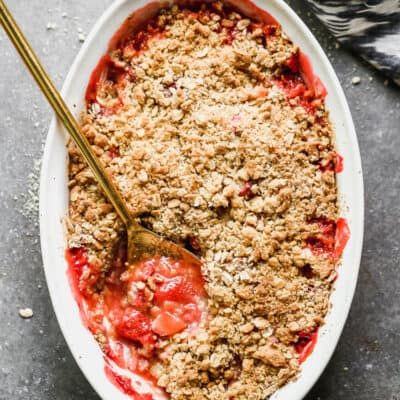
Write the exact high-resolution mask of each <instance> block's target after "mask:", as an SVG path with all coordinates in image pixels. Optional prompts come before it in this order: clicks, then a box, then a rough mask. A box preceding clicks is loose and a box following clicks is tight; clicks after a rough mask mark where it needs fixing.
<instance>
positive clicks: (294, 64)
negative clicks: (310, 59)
mask: <svg viewBox="0 0 400 400" xmlns="http://www.w3.org/2000/svg"><path fill="white" fill-rule="evenodd" d="M285 64H286V66H287V67H288V68H289V69H290V71H291V72H293V73H294V74H296V73H298V72H299V70H300V66H299V54H298V53H296V54H293V55H292V56H291V57H289V58H288V59H287V60H286V63H285Z"/></svg>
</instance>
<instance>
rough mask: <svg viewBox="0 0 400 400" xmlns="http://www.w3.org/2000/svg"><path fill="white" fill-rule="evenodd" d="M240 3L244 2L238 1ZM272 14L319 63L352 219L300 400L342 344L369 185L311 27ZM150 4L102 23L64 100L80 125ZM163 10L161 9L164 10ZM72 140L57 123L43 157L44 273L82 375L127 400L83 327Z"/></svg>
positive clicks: (120, 10)
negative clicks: (121, 32)
mask: <svg viewBox="0 0 400 400" xmlns="http://www.w3.org/2000/svg"><path fill="white" fill-rule="evenodd" d="M233 2H238V3H239V2H240V1H239V0H234V1H233ZM254 3H255V4H256V5H257V6H259V7H261V8H263V9H265V10H266V11H267V12H269V13H270V14H272V15H273V16H274V17H275V18H276V19H277V20H278V21H279V22H280V24H281V25H282V27H283V29H284V31H285V32H286V33H287V34H288V36H289V37H290V38H291V39H292V40H293V41H294V42H295V43H296V44H298V45H299V46H300V48H301V49H302V51H303V52H304V53H305V54H307V55H308V56H309V57H310V59H311V62H312V65H313V67H314V71H315V73H316V74H317V75H318V76H319V77H320V78H321V79H322V81H323V82H324V84H325V86H326V88H327V90H328V97H327V106H328V109H329V111H330V113H331V119H332V121H333V123H334V126H335V128H336V136H337V137H336V141H337V147H338V151H339V153H340V154H341V155H342V156H343V157H344V162H345V168H344V171H343V172H342V173H341V174H339V176H338V185H339V191H340V199H341V203H342V215H343V216H344V217H345V218H347V220H348V223H349V226H350V230H351V237H350V240H349V242H348V244H347V246H346V249H345V252H344V254H343V261H342V265H341V266H340V267H339V278H338V279H337V281H336V284H335V291H334V293H333V294H332V297H331V300H332V309H331V311H330V312H329V315H328V316H327V319H326V324H325V325H324V326H323V327H322V328H321V329H320V334H319V339H318V342H317V345H316V347H315V349H314V351H313V353H312V355H311V356H310V357H309V358H308V359H307V361H306V362H305V363H304V364H303V368H302V373H301V375H300V377H299V379H298V380H297V381H295V382H292V383H290V384H288V385H287V386H285V387H283V388H282V389H280V390H279V391H278V392H277V393H275V394H274V395H273V397H272V399H274V400H300V399H302V398H303V397H304V396H305V395H306V394H307V392H308V391H309V390H310V388H311V387H312V386H313V384H314V383H315V382H316V380H317V379H318V377H319V376H320V374H321V373H322V371H323V369H324V368H325V366H326V365H327V363H328V361H329V359H330V357H331V355H332V353H333V351H334V349H335V346H336V344H337V342H338V340H339V337H340V334H341V332H342V329H343V326H344V323H345V321H346V318H347V315H348V312H349V309H350V305H351V301H352V298H353V295H354V291H355V287H356V282H357V276H358V270H359V264H360V257H361V249H362V239H363V223H364V221H363V218H364V215H363V214H364V201H363V181H362V171H361V161H360V154H359V148H358V143H357V137H356V133H355V130H354V125H353V121H352V118H351V114H350V111H349V107H348V105H347V102H346V99H345V97H344V94H343V90H342V88H341V86H340V83H339V81H338V79H337V77H336V75H335V72H334V70H333V68H332V66H331V64H330V62H329V61H328V58H327V56H326V55H325V53H324V52H323V50H322V48H321V47H320V45H319V44H318V42H317V41H316V39H315V38H314V36H313V35H312V33H311V32H310V31H309V29H308V28H307V26H305V24H304V23H303V22H302V21H301V20H300V18H299V17H298V16H297V15H296V14H295V13H294V12H293V10H291V9H290V8H289V6H288V5H287V4H286V3H285V2H284V1H283V0H256V1H255V2H254ZM145 4H146V1H144V0H118V1H116V2H114V3H113V4H112V5H111V6H110V7H109V8H108V10H107V11H105V13H104V14H103V15H102V16H101V18H100V19H99V21H98V22H97V24H96V25H95V27H94V28H93V30H92V32H91V33H90V35H89V36H88V37H87V40H86V41H85V44H84V45H83V46H82V49H81V50H80V52H79V54H78V56H77V57H76V59H75V62H74V63H73V65H72V67H71V69H70V71H69V74H68V76H67V78H66V81H65V84H64V86H63V89H62V94H63V96H64V98H65V100H66V102H67V103H68V105H69V106H70V107H71V109H72V110H73V112H74V114H75V116H76V117H78V116H79V112H80V110H82V109H83V107H84V92H85V88H86V85H87V83H88V80H89V76H90V73H91V71H92V70H93V68H94V67H95V66H96V64H97V62H98V60H99V59H100V57H101V56H102V55H103V54H104V53H105V52H106V49H107V45H108V42H109V40H110V38H111V37H112V36H113V34H114V33H115V32H116V31H117V29H118V28H119V27H120V26H121V24H122V23H123V21H124V20H125V19H126V17H127V16H128V15H130V14H131V13H132V12H133V11H135V10H136V9H138V8H140V7H143V6H144V5H145ZM156 4H159V3H156ZM66 138H67V137H66V134H65V132H64V130H63V128H62V127H61V126H60V124H59V123H58V122H57V121H56V120H55V119H53V121H52V123H51V126H50V129H49V133H48V137H47V141H46V147H45V152H44V157H43V166H42V173H41V182H40V184H41V186H40V233H41V247H42V254H43V262H44V269H45V274H46V279H47V284H48V288H49V292H50V296H51V300H52V303H53V307H54V310H55V313H56V316H57V319H58V322H59V324H60V327H61V330H62V332H63V334H64V337H65V339H66V341H67V343H68V346H69V348H70V349H71V352H72V354H73V356H74V357H75V359H76V361H77V363H78V365H79V367H80V368H81V370H82V372H83V373H84V375H85V376H86V378H87V379H88V381H89V382H90V383H91V385H92V386H93V388H94V389H95V390H96V391H97V393H98V394H99V395H100V397H101V398H103V399H104V400H126V399H128V396H126V395H125V394H123V393H121V392H120V391H119V390H118V389H117V388H116V387H115V386H114V385H113V384H112V383H111V382H110V381H109V380H108V379H107V378H106V376H105V373H104V360H103V354H102V352H101V350H100V348H99V347H98V345H97V342H96V341H95V340H94V338H93V337H92V335H91V333H90V332H89V331H88V330H87V329H86V328H85V327H84V325H83V324H82V321H81V319H80V315H79V310H78V307H77V305H76V303H75V300H74V297H73V295H72V292H71V289H70V286H69V283H68V279H67V276H66V269H67V264H66V261H65V257H64V252H65V247H66V241H65V230H64V226H63V218H64V217H65V215H66V213H67V209H68V187H67V162H68V159H67V150H66Z"/></svg>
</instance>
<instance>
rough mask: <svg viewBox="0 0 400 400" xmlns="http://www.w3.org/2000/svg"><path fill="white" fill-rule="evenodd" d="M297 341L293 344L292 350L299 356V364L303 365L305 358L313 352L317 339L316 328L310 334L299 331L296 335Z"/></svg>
mask: <svg viewBox="0 0 400 400" xmlns="http://www.w3.org/2000/svg"><path fill="white" fill-rule="evenodd" d="M298 336H299V339H298V341H297V342H296V343H295V345H294V348H295V350H296V352H297V353H298V354H299V362H300V363H303V362H304V361H305V360H306V359H307V357H308V356H309V355H310V354H311V353H312V352H313V350H314V347H315V345H316V343H317V339H318V327H317V328H315V329H314V330H313V331H312V332H304V331H301V332H299V333H298Z"/></svg>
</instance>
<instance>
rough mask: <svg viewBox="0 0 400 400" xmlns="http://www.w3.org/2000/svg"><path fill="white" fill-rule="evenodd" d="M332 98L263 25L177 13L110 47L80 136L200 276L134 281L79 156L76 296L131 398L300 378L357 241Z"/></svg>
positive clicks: (75, 170) (154, 262)
mask: <svg viewBox="0 0 400 400" xmlns="http://www.w3.org/2000/svg"><path fill="white" fill-rule="evenodd" d="M260 12H261V11H260ZM325 96H326V90H325V88H324V86H323V84H322V82H321V81H320V80H319V79H318V77H316V76H315V75H314V74H313V71H312V67H311V65H310V63H309V60H308V59H307V57H306V56H305V55H304V54H303V53H302V52H301V50H300V49H299V48H297V47H296V46H295V45H294V44H293V43H292V42H291V41H290V39H288V38H287V37H286V36H285V34H284V33H283V32H282V30H281V27H280V26H279V24H278V22H277V21H276V20H275V19H274V18H272V17H270V16H268V15H267V14H266V13H264V12H263V13H262V14H260V20H255V19H249V18H247V17H246V16H245V15H242V14H241V13H240V12H238V10H234V9H232V8H229V7H227V6H224V5H223V4H222V3H219V2H216V3H210V4H200V5H195V6H193V5H192V6H190V7H186V6H172V7H169V8H167V9H163V10H161V11H159V12H158V13H157V15H155V16H154V17H153V18H152V19H150V20H149V21H147V22H146V24H143V26H140V27H135V29H134V30H133V28H132V26H131V25H129V20H128V23H127V25H124V26H123V27H122V28H121V29H120V30H119V31H118V33H117V35H116V36H115V37H114V38H113V40H112V46H110V49H109V51H108V52H107V54H106V55H104V56H103V57H102V59H101V60H100V61H99V64H98V66H97V67H96V69H95V70H94V71H93V74H92V76H91V78H90V81H89V84H88V88H87V92H86V102H87V110H86V111H85V112H84V114H83V116H82V129H83V131H84V133H85V134H86V136H87V138H88V139H89V141H90V143H91V144H92V146H93V148H94V150H95V152H96V154H97V155H98V156H99V157H100V158H101V160H102V161H103V163H104V164H105V165H106V166H107V168H108V171H109V173H110V174H111V175H112V177H113V179H115V181H116V183H117V184H118V187H119V188H120V190H121V192H122V194H123V196H124V198H125V199H126V201H127V202H128V204H129V207H130V208H131V211H132V213H133V214H134V215H136V216H137V218H138V220H140V222H141V223H142V224H143V225H145V226H147V227H149V228H150V229H151V230H153V231H155V232H157V233H159V234H160V235H162V236H165V237H168V238H169V239H172V240H174V241H176V242H178V243H181V244H182V245H184V246H187V247H188V248H189V249H190V250H191V251H193V252H195V253H197V254H198V256H199V257H200V258H201V260H202V267H201V270H200V269H199V268H197V267H195V266H193V265H183V263H182V262H180V261H179V260H172V259H169V258H166V257H154V258H152V259H149V260H143V262H141V263H139V264H137V265H126V262H125V240H124V237H123V231H124V229H123V225H122V223H121V222H120V221H119V220H118V218H117V215H116V214H115V212H114V211H113V209H112V206H111V205H110V204H108V203H107V201H106V200H105V198H104V196H103V195H102V193H101V191H100V190H99V188H98V186H97V184H96V182H95V180H94V178H93V176H92V175H91V173H90V171H89V169H88V167H87V166H86V164H85V163H84V161H83V160H82V158H81V157H80V155H79V152H78V150H77V149H76V147H75V146H74V145H73V144H72V143H70V145H69V154H70V164H69V179H70V180H69V187H70V206H69V217H68V220H67V228H68V250H67V260H68V262H69V277H70V281H71V286H72V288H73V290H74V293H75V297H76V299H77V302H78V304H79V306H80V310H81V315H82V319H83V321H84V323H85V324H86V325H87V327H88V328H89V329H90V331H91V332H92V333H93V335H94V336H95V337H96V339H97V341H98V342H99V344H100V346H101V348H102V350H103V351H104V353H105V357H106V371H107V375H108V376H109V377H110V378H111V379H112V380H113V382H114V383H115V384H117V385H118V386H119V387H120V388H121V390H124V391H125V393H127V394H128V395H130V396H132V397H133V398H136V399H151V398H152V397H153V393H152V388H151V386H152V387H153V388H154V390H155V388H159V389H161V390H162V393H164V394H165V395H166V396H169V397H170V398H171V399H175V400H183V399H199V400H200V399H218V400H219V399H226V400H228V399H233V398H234V399H254V400H256V399H257V400H258V399H264V398H266V397H267V396H269V395H271V394H272V393H274V392H275V391H276V390H277V389H278V388H279V387H280V386H282V385H284V384H285V383H287V382H289V381H290V380H293V379H295V378H296V376H297V375H298V373H299V371H300V365H301V363H302V362H303V361H304V360H305V359H306V358H307V356H309V355H310V354H311V352H312V349H313V346H314V345H315V343H316V340H317V337H318V328H319V327H320V326H321V325H322V324H323V321H324V316H325V315H326V313H327V311H328V309H329V297H330V293H331V291H332V285H333V282H334V280H335V278H336V274H337V273H336V266H337V264H338V262H339V261H340V256H341V253H342V252H343V249H344V247H345V245H346V242H347V239H348V237H349V231H348V227H347V224H346V221H345V220H344V219H343V218H340V213H339V211H340V210H339V209H338V204H337V196H338V193H337V185H336V178H335V174H336V173H339V172H341V170H342V169H343V160H342V158H341V157H340V155H339V154H337V152H336V151H335V146H334V132H333V128H332V126H331V124H330V121H329V115H328V112H327V110H326V108H325V101H324V99H325ZM124 371H129V372H133V373H134V374H137V375H139V376H141V377H143V378H144V379H145V380H146V381H147V382H148V383H149V388H147V389H146V390H145V391H144V390H143V387H140V386H139V385H138V384H137V383H136V382H135V380H134V379H133V378H132V376H131V375H129V374H128V373H126V374H125V373H124ZM158 393H161V391H159V392H158Z"/></svg>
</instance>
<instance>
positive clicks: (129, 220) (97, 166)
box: [0, 0, 200, 264]
mask: <svg viewBox="0 0 400 400" xmlns="http://www.w3.org/2000/svg"><path fill="white" fill-rule="evenodd" d="M0 22H1V24H2V26H3V28H4V29H5V31H6V33H7V35H8V37H9V38H10V40H11V41H12V43H13V44H14V46H15V48H16V49H17V51H18V53H19V54H20V56H21V57H22V59H23V61H24V62H25V64H26V66H27V67H28V69H29V71H30V72H31V74H32V76H33V77H34V78H35V80H36V82H37V84H38V85H39V87H40V89H41V90H42V92H43V93H44V95H45V96H46V98H47V100H48V102H49V103H50V105H51V106H52V107H53V110H54V112H55V113H56V115H57V116H58V118H59V120H60V121H61V122H62V124H63V125H64V127H65V128H66V129H67V131H68V132H69V134H70V135H71V137H72V139H73V140H74V142H75V143H76V145H77V146H78V148H79V150H80V151H81V153H82V155H83V157H84V158H85V160H86V162H87V163H88V165H89V167H90V169H91V170H92V172H93V174H94V176H95V177H96V179H97V181H98V183H99V184H100V186H101V188H102V189H103V191H104V193H105V195H106V197H107V199H108V200H109V201H110V203H111V204H112V205H113V206H114V208H115V210H116V212H117V213H118V215H119V217H120V218H121V221H122V222H123V223H124V225H125V227H126V232H127V239H128V251H127V253H128V254H127V261H128V263H129V264H133V263H134V262H136V261H139V260H141V259H144V258H149V257H152V256H155V255H163V256H169V257H174V258H178V259H183V260H184V261H186V262H188V263H192V264H193V263H194V264H200V260H199V259H198V258H197V257H196V256H195V255H194V254H192V253H191V252H189V251H188V250H186V249H185V248H183V247H181V246H178V245H177V244H175V243H173V242H170V241H168V240H165V239H163V238H162V237H160V236H158V235H157V234H155V233H154V232H151V231H149V230H148V229H145V228H144V227H142V226H141V225H139V224H138V223H137V222H136V220H135V219H134V217H133V216H132V215H131V213H130V211H129V209H128V206H127V205H126V203H125V200H124V199H123V198H122V196H121V193H120V191H119V190H118V189H117V187H116V186H115V184H114V183H113V181H112V179H111V177H110V176H109V175H108V173H107V172H106V171H105V169H104V167H103V165H102V164H101V162H100V160H99V159H98V158H97V156H96V155H95V154H94V152H93V150H92V148H91V146H90V143H89V142H88V140H87V138H86V136H85V135H84V134H83V133H82V132H81V130H80V128H79V125H78V123H77V121H76V120H75V118H74V117H73V116H72V114H71V112H70V110H69V109H68V107H67V105H66V104H65V102H64V100H63V99H62V97H61V95H60V93H59V92H58V91H57V89H56V88H55V86H54V85H53V83H52V81H51V80H50V78H49V76H48V75H47V73H46V71H45V70H44V68H43V67H42V65H41V64H40V61H39V59H38V58H37V56H36V55H35V53H34V52H33V50H32V48H31V47H30V45H29V43H28V42H27V40H26V38H25V36H24V35H23V33H22V31H21V30H20V28H19V26H18V24H17V23H16V21H15V20H14V18H13V16H12V15H11V13H10V11H9V10H8V9H7V7H6V5H5V4H4V1H3V0H0Z"/></svg>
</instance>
